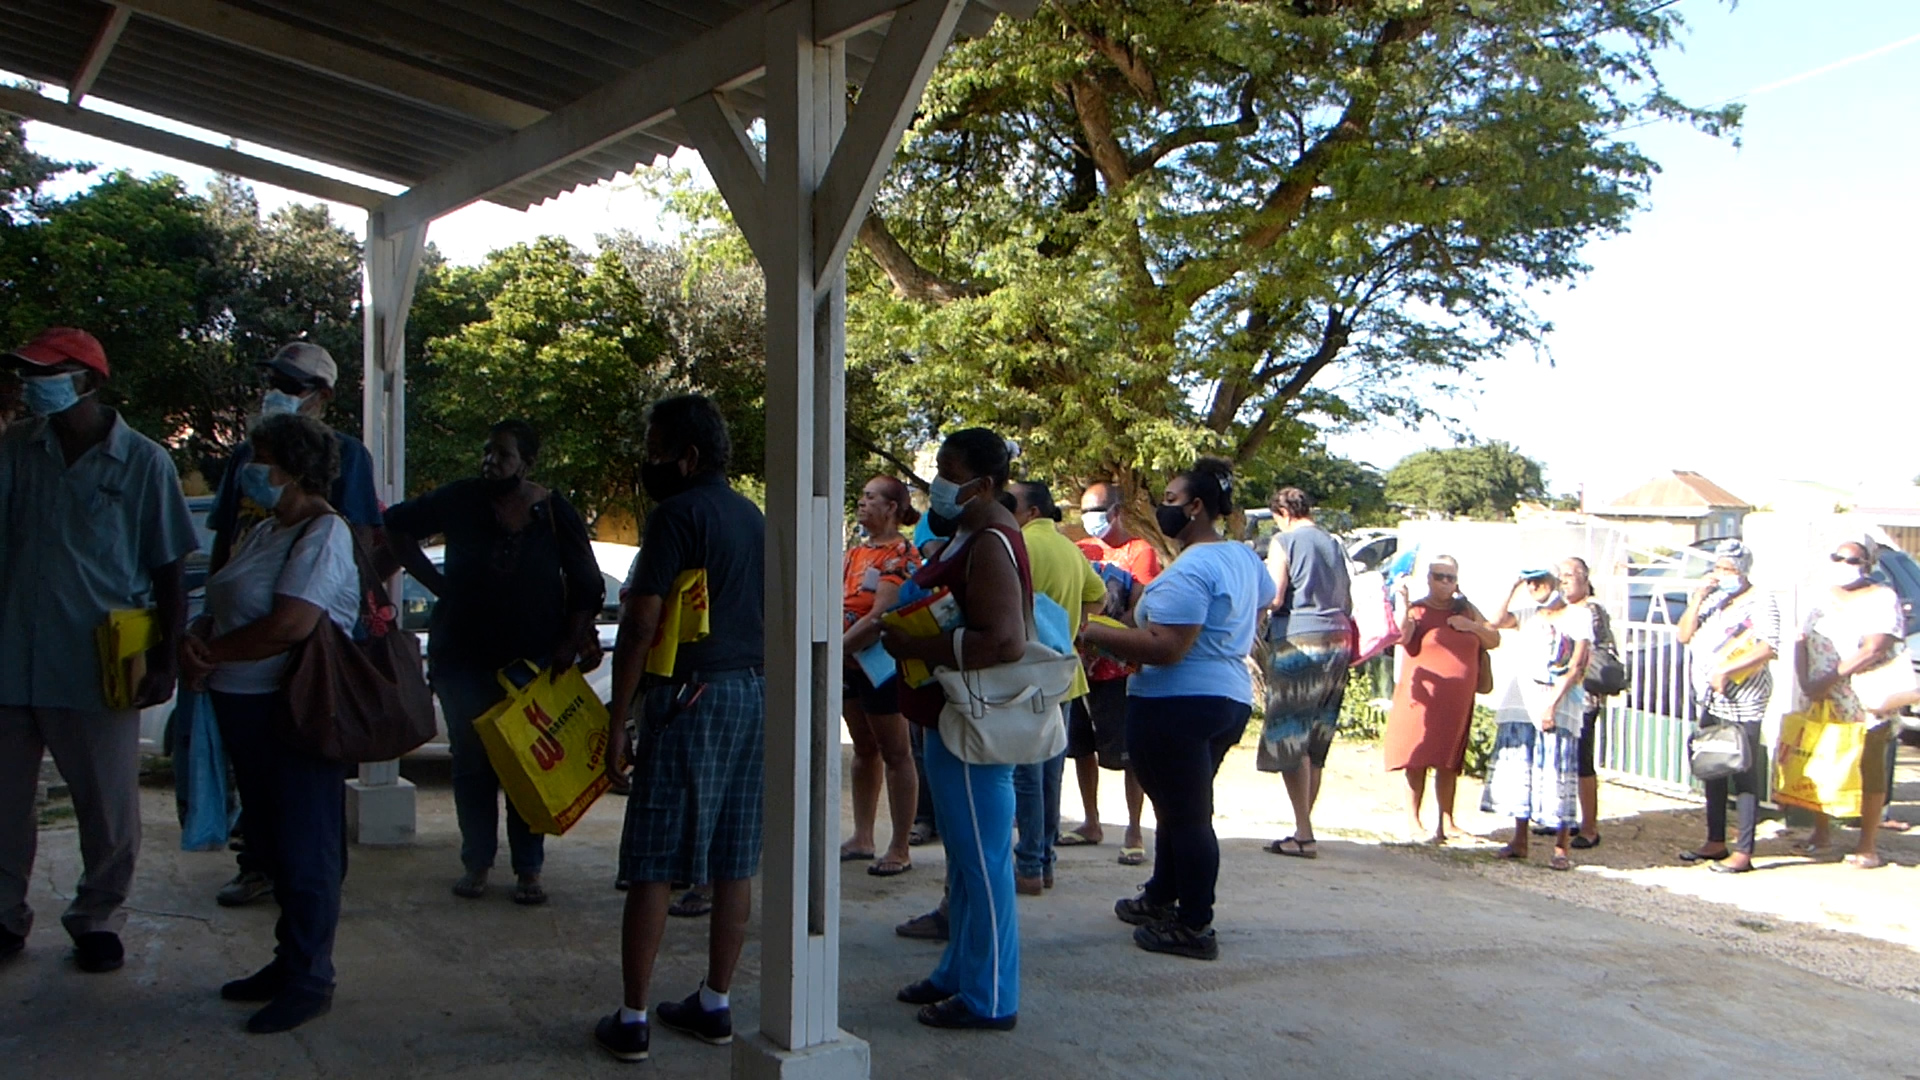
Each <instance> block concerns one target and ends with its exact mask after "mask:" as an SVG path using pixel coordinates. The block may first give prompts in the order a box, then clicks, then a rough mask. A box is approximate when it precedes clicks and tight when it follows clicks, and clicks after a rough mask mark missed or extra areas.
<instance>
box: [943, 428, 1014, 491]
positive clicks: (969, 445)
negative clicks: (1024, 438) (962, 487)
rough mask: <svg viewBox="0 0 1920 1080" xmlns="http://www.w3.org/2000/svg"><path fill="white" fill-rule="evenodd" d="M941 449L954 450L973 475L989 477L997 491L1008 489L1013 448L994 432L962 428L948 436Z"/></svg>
mask: <svg viewBox="0 0 1920 1080" xmlns="http://www.w3.org/2000/svg"><path fill="white" fill-rule="evenodd" d="M940 449H942V450H949V451H952V452H953V454H954V455H955V456H956V457H958V458H959V459H960V462H961V464H963V465H965V466H966V467H967V471H968V472H970V473H972V474H973V475H974V476H976V477H980V476H984V477H987V478H988V480H989V482H991V483H992V484H993V489H994V490H995V491H1000V490H1003V489H1005V488H1006V486H1007V476H1008V474H1009V473H1010V472H1011V471H1012V468H1013V450H1012V449H1011V448H1010V447H1009V446H1008V445H1007V440H1005V439H1003V438H1001V437H1000V436H999V435H997V434H995V433H994V432H992V431H989V430H988V429H986V428H981V427H974V428H962V429H960V430H959V431H956V432H954V433H953V434H951V435H949V436H947V438H946V441H944V442H942V443H941V444H940Z"/></svg>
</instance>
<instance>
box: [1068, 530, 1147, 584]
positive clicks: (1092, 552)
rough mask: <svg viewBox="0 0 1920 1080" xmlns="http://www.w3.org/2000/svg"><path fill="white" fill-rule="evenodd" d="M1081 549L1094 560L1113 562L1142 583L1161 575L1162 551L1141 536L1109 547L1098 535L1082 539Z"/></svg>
mask: <svg viewBox="0 0 1920 1080" xmlns="http://www.w3.org/2000/svg"><path fill="white" fill-rule="evenodd" d="M1080 550H1081V551H1083V552H1085V553H1086V556H1087V558H1089V559H1092V560H1093V561H1094V562H1105V563H1113V564H1115V565H1117V566H1119V567H1120V568H1121V569H1123V570H1125V571H1126V572H1127V573H1129V574H1132V575H1133V580H1135V581H1137V582H1139V583H1140V584H1142V585H1145V584H1147V583H1148V582H1150V581H1152V580H1153V579H1154V578H1157V577H1159V576H1160V553H1159V552H1157V551H1155V550H1153V545H1152V544H1149V543H1147V542H1146V541H1145V540H1142V539H1141V538H1139V537H1137V536H1136V537H1133V538H1131V539H1129V540H1128V541H1127V542H1126V543H1124V544H1121V545H1120V546H1119V547H1109V546H1107V542H1106V541H1104V540H1102V539H1100V538H1099V537H1096V536H1089V537H1087V538H1086V539H1085V540H1082V541H1080Z"/></svg>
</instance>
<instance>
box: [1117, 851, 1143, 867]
mask: <svg viewBox="0 0 1920 1080" xmlns="http://www.w3.org/2000/svg"><path fill="white" fill-rule="evenodd" d="M1119 861H1120V865H1121V866H1139V865H1140V864H1141V863H1143V862H1146V861H1147V849H1146V848H1143V847H1123V848H1121V849H1120V860H1119Z"/></svg>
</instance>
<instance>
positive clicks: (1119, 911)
mask: <svg viewBox="0 0 1920 1080" xmlns="http://www.w3.org/2000/svg"><path fill="white" fill-rule="evenodd" d="M1113 913H1114V914H1115V915H1116V916H1118V917H1119V919H1120V921H1121V922H1123V923H1126V924H1128V925H1129V926H1149V925H1152V924H1153V923H1157V922H1166V921H1168V920H1170V919H1172V918H1173V905H1172V904H1156V903H1154V902H1153V901H1151V900H1148V899H1147V894H1146V893H1141V894H1140V895H1139V896H1129V897H1127V898H1126V899H1125V900H1115V901H1114V902H1113Z"/></svg>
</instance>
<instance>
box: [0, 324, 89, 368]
mask: <svg viewBox="0 0 1920 1080" xmlns="http://www.w3.org/2000/svg"><path fill="white" fill-rule="evenodd" d="M10 355H13V356H17V357H19V358H20V359H22V360H25V361H26V362H27V363H29V364H33V365H34V366H36V367H53V366H54V365H56V364H64V363H66V362H67V361H69V360H71V361H73V362H74V363H77V364H79V365H81V366H82V367H86V368H90V369H92V370H93V371H96V372H99V374H100V377H101V378H103V379H104V378H107V377H109V373H108V370H107V350H105V349H103V348H101V347H100V341H99V339H98V338H96V337H94V336H93V335H92V334H89V333H87V332H86V331H85V330H75V329H74V328H73V327H71V326H51V327H48V328H47V329H45V330H42V331H40V333H39V334H37V335H35V336H34V339H33V340H32V341H29V342H27V343H26V344H25V345H22V346H20V347H19V348H17V349H15V350H13V352H12V353H11V354H10Z"/></svg>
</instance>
